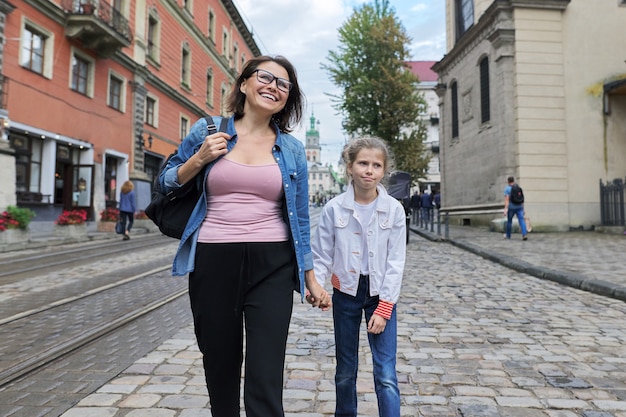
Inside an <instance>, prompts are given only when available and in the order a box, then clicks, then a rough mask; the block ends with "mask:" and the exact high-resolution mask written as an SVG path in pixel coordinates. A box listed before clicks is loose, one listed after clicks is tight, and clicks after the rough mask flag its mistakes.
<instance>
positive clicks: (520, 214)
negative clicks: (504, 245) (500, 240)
mask: <svg viewBox="0 0 626 417" xmlns="http://www.w3.org/2000/svg"><path fill="white" fill-rule="evenodd" d="M507 183H508V185H507V186H506V187H505V188H504V215H505V216H506V234H505V237H506V238H507V239H511V229H512V228H513V216H517V222H518V223H519V227H520V231H521V232H522V239H523V240H527V239H528V236H527V235H528V231H527V230H526V222H525V221H524V193H523V192H522V189H521V187H520V186H519V185H517V184H516V183H515V177H513V176H510V177H508V178H507Z"/></svg>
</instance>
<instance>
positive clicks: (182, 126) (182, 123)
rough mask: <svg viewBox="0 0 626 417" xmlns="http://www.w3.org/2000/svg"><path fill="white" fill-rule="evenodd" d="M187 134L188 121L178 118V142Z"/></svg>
mask: <svg viewBox="0 0 626 417" xmlns="http://www.w3.org/2000/svg"><path fill="white" fill-rule="evenodd" d="M188 133H189V119H187V118H186V117H184V116H181V118H180V140H181V141H182V140H183V139H185V137H186V136H187V134H188Z"/></svg>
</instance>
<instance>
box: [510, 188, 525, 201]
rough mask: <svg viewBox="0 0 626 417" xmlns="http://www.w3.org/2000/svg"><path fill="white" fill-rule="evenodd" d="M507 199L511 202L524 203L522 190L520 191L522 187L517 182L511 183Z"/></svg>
mask: <svg viewBox="0 0 626 417" xmlns="http://www.w3.org/2000/svg"><path fill="white" fill-rule="evenodd" d="M509 200H510V201H511V203H513V204H524V191H522V187H520V186H519V185H517V184H513V185H511V195H510V196H509Z"/></svg>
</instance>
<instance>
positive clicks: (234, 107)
mask: <svg viewBox="0 0 626 417" xmlns="http://www.w3.org/2000/svg"><path fill="white" fill-rule="evenodd" d="M263 62H275V63H277V64H278V65H280V66H281V67H283V68H285V70H287V74H289V81H291V84H292V87H291V90H289V96H288V98H287V103H286V104H285V107H283V109H282V110H281V111H280V112H278V113H276V114H274V115H273V116H272V120H273V121H275V122H276V123H277V124H278V127H279V129H280V130H281V132H286V133H289V132H292V131H293V130H294V128H295V127H296V126H297V125H298V124H299V123H300V121H301V120H302V114H303V112H304V94H303V93H302V91H301V90H300V86H299V84H298V76H297V74H296V69H295V68H294V66H293V65H292V64H291V62H289V61H288V60H287V58H285V57H284V56H281V55H276V56H268V55H262V56H257V57H254V58H251V59H250V60H248V61H247V62H246V64H245V65H244V67H243V69H242V70H241V74H239V77H238V78H237V82H236V83H235V85H233V89H232V91H231V93H230V96H229V98H228V110H229V111H230V112H232V113H233V115H234V116H235V119H239V118H241V117H243V108H244V103H245V102H246V96H245V94H243V93H242V92H241V84H242V83H243V82H244V81H245V80H246V79H248V78H250V77H251V76H253V74H254V72H255V71H256V70H257V68H258V67H259V65H260V64H262V63H263Z"/></svg>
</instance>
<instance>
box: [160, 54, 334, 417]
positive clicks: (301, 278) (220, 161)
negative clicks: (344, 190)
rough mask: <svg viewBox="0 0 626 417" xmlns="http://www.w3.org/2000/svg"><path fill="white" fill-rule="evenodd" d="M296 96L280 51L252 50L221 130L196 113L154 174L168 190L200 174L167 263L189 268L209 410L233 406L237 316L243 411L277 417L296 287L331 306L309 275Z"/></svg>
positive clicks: (217, 413) (234, 411)
mask: <svg viewBox="0 0 626 417" xmlns="http://www.w3.org/2000/svg"><path fill="white" fill-rule="evenodd" d="M303 100H304V97H303V95H302V92H301V91H300V87H299V86H298V80H297V78H296V72H295V69H294V67H293V66H292V65H291V63H290V62H289V61H288V60H287V59H285V58H284V57H281V56H277V57H269V56H260V57H256V58H253V59H251V60H250V61H248V62H247V63H246V65H245V66H244V68H243V70H242V73H241V74H240V75H239V77H238V78H237V82H236V83H235V85H234V87H233V90H232V92H231V95H230V97H229V101H228V107H229V110H230V111H231V112H232V113H233V117H232V118H231V119H230V120H229V121H228V125H227V129H226V132H217V133H215V134H213V135H210V136H206V131H207V123H206V121H205V120H204V119H201V120H199V121H198V122H196V123H195V124H194V126H193V127H192V128H191V131H190V133H189V135H188V136H187V137H186V138H185V139H184V140H183V142H182V143H181V145H180V147H179V150H178V154H177V155H176V156H175V157H174V158H172V159H171V160H170V162H169V164H168V168H167V169H166V170H164V172H163V174H162V175H161V178H160V181H161V182H162V185H163V186H164V188H165V190H166V191H169V190H171V189H173V188H175V187H179V186H180V184H184V183H186V182H187V181H193V180H195V178H196V175H198V174H200V178H201V180H202V183H203V190H204V193H203V195H202V197H201V198H200V200H199V201H198V204H197V206H196V209H195V210H194V212H193V213H192V215H191V217H190V219H189V221H188V223H187V226H186V227H185V231H184V232H183V236H182V238H181V242H180V245H179V248H178V252H177V254H176V256H175V258H174V263H173V268H172V270H173V274H174V275H185V274H187V273H189V297H190V300H191V309H192V313H193V317H194V327H195V333H196V337H197V341H198V346H199V347H200V351H201V352H202V353H203V355H204V371H205V378H206V383H207V388H208V391H209V396H210V402H211V414H212V415H213V417H222V416H228V417H232V416H238V415H239V411H240V410H239V387H240V380H241V365H242V360H243V343H244V340H243V334H244V326H245V346H246V350H245V381H244V405H245V410H246V415H247V417H278V416H283V415H284V411H283V405H282V389H283V368H284V360H285V349H286V343H287V333H288V330H289V322H290V320H291V312H292V304H293V290H294V289H295V290H297V291H299V292H300V293H301V294H303V293H304V292H305V286H306V287H307V288H308V290H309V291H310V293H311V299H312V300H314V301H315V302H314V303H313V305H314V306H316V307H322V308H323V309H327V308H328V307H329V305H330V296H329V294H328V293H327V292H326V291H325V290H324V289H323V288H322V287H321V286H320V285H319V284H318V283H317V281H316V280H315V276H314V274H313V258H312V254H311V248H310V225H309V213H308V178H307V176H308V175H307V164H306V156H305V152H304V147H303V145H302V143H301V142H300V141H298V140H297V139H295V138H294V137H293V136H291V135H289V134H288V132H290V131H291V130H292V127H293V126H294V125H296V124H297V123H299V122H300V120H301V118H302V113H303ZM214 119H215V123H216V124H217V125H220V122H221V120H220V118H214Z"/></svg>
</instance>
